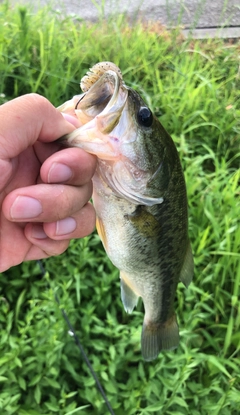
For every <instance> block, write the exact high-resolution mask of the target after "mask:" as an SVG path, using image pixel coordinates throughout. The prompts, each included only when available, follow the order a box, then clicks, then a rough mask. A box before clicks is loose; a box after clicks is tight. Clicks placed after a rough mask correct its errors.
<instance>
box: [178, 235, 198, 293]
mask: <svg viewBox="0 0 240 415" xmlns="http://www.w3.org/2000/svg"><path fill="white" fill-rule="evenodd" d="M193 270H194V262H193V256H192V249H191V245H190V243H189V244H188V248H187V252H186V255H185V259H184V263H183V266H182V269H181V273H180V278H179V279H180V281H181V282H182V283H183V284H184V285H185V287H188V286H189V284H190V282H191V281H192V277H193Z"/></svg>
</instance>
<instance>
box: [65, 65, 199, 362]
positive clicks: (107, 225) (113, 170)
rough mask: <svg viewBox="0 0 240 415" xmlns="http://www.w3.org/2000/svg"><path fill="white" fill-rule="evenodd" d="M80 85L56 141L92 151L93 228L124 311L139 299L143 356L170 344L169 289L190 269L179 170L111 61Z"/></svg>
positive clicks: (174, 330)
mask: <svg viewBox="0 0 240 415" xmlns="http://www.w3.org/2000/svg"><path fill="white" fill-rule="evenodd" d="M81 85H82V86H83V90H84V94H83V95H82V96H81V95H80V96H78V97H73V99H72V101H71V100H70V101H68V102H67V103H65V104H63V105H62V106H61V107H59V110H60V111H63V112H69V113H71V114H73V113H75V115H76V117H77V118H78V119H79V121H80V122H81V123H82V126H81V127H80V128H78V129H76V130H75V131H74V132H73V133H71V134H69V135H68V136H66V137H64V138H63V139H62V142H63V143H64V144H65V145H67V146H73V147H74V146H76V147H80V148H83V149H84V150H85V151H87V152H89V153H91V154H95V155H96V156H97V157H98V165H97V169H96V173H95V175H94V177H93V189H94V190H93V204H94V206H95V209H96V214H97V230H98V233H99V235H100V238H101V239H102V242H103V245H104V248H105V250H106V252H107V254H108V256H109V258H110V259H111V261H112V262H113V264H114V265H115V266H116V267H117V268H118V269H119V270H120V280H121V298H122V301H123V305H124V307H125V310H126V311H127V312H129V313H130V312H132V310H133V309H134V307H135V306H136V304H137V302H138V298H139V297H142V300H143V303H144V309H145V316H144V322H143V329H142V336H141V348H142V355H143V358H144V359H145V360H148V361H150V360H153V359H155V358H156V357H157V356H158V354H159V352H160V351H161V350H164V349H173V348H176V347H177V346H178V344H179V329H178V324H177V320H176V315H175V311H174V299H175V293H176V287H177V284H178V282H179V280H181V281H182V282H183V283H184V284H185V285H186V286H187V285H188V284H189V283H190V281H191V279H192V275H193V258H192V252H191V246H190V242H189V238H188V213H187V193H186V186H185V180H184V175H183V171H182V168H181V164H180V159H179V156H178V153H177V150H176V147H175V145H174V143H173V141H172V139H171V137H170V136H169V134H168V133H167V132H166V130H165V129H164V128H163V126H162V125H161V123H160V122H159V120H158V119H157V118H156V117H155V116H154V115H153V114H152V112H151V110H150V109H149V108H148V107H147V106H146V104H145V103H144V101H143V100H142V98H141V97H140V95H139V94H138V93H137V92H136V91H134V90H133V89H131V88H129V87H127V86H126V85H125V83H124V81H123V79H122V75H121V72H120V69H119V68H117V67H116V65H114V64H112V63H109V62H101V63H99V64H97V65H94V67H93V68H92V69H90V71H89V72H88V73H87V75H86V76H85V77H84V78H83V80H82V83H81ZM76 102H78V104H77V106H76Z"/></svg>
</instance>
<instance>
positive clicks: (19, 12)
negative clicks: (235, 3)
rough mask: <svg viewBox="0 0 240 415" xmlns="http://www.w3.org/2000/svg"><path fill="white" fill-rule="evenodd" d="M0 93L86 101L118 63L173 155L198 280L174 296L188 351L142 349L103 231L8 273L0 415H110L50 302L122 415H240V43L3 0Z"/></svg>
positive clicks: (0, 314) (1, 320) (138, 317)
mask: <svg viewBox="0 0 240 415" xmlns="http://www.w3.org/2000/svg"><path fill="white" fill-rule="evenodd" d="M0 48H1V50H0V74H1V84H0V97H1V98H0V99H1V101H2V102H4V101H7V100H9V99H11V98H13V97H15V96H18V95H21V94H24V93H27V92H31V91H34V92H38V93H40V94H43V95H44V96H46V97H47V98H48V99H49V100H50V101H51V102H52V103H53V104H54V105H59V104H61V103H62V102H64V101H65V100H67V99H69V98H70V97H72V95H74V94H76V93H79V80H80V78H81V77H82V76H83V75H84V74H85V72H86V70H87V69H88V68H89V67H90V66H91V65H93V64H94V63H96V62H99V61H102V60H110V61H113V62H115V63H116V64H117V65H119V66H120V68H121V69H122V72H123V74H124V79H125V82H126V83H127V84H128V85H130V86H132V87H133V88H135V89H137V90H138V91H139V92H140V93H141V94H142V96H143V97H144V98H145V100H146V102H147V103H148V104H149V105H150V106H151V108H152V109H153V110H154V112H155V113H156V114H157V115H158V116H159V119H160V120H161V122H162V124H163V125H164V126H165V127H166V129H167V130H168V131H169V132H170V134H171V135H172V137H173V138H174V140H175V142H176V145H177V147H178V150H179V153H180V156H181V160H182V164H183V167H184V171H185V177H186V181H187V188H188V200H189V213H190V219H189V227H190V239H191V241H192V245H193V250H194V258H195V276H194V280H193V282H192V283H191V285H190V287H189V288H188V290H186V289H185V288H184V287H183V286H182V284H179V287H178V291H177V298H176V308H177V313H178V319H179V325H180V334H181V343H180V346H179V348H178V349H177V350H176V351H174V352H164V353H162V354H161V355H160V356H159V358H158V359H157V360H156V361H154V362H152V363H145V362H144V361H143V360H142V358H141V353H140V332H141V325H142V320H143V313H142V311H143V310H142V306H141V304H140V305H139V306H138V308H137V310H136V311H135V312H134V313H133V315H131V316H128V315H127V314H126V313H125V312H124V310H123V307H122V304H121V301H120V294H119V291H120V290H119V279H118V272H117V270H116V269H115V268H114V267H113V266H112V265H111V263H110V262H109V260H108V259H107V257H106V255H105V253H104V251H103V248H102V245H101V243H100V241H99V238H98V236H97V235H96V234H94V235H92V236H90V237H87V238H85V239H83V240H80V241H79V240H78V241H72V243H71V246H70V248H69V249H68V251H67V252H66V253H64V254H63V255H61V256H59V257H56V258H51V259H49V260H47V261H44V266H45V268H46V270H47V273H46V275H45V276H44V277H42V275H41V271H40V268H39V266H38V264H37V263H35V262H26V263H24V264H22V265H20V266H18V267H14V268H12V269H10V270H9V271H7V272H5V273H4V274H2V275H1V286H0V309H1V311H0V328H1V330H0V413H2V414H7V415H11V414H16V415H39V414H45V415H54V414H59V415H71V414H81V415H86V414H93V415H94V414H98V415H106V414H107V410H106V407H105V404H104V402H103V400H102V398H101V396H100V395H99V393H98V391H97V390H96V388H95V385H94V381H93V379H92V377H91V375H90V373H89V371H88V369H87V367H86V365H85V363H84V362H83V360H82V357H81V356H80V353H79V350H78V349H77V347H76V345H75V343H74V341H73V339H72V337H71V336H70V335H69V334H68V329H67V327H66V324H65V322H64V320H63V318H62V314H61V310H60V309H59V307H58V305H57V303H56V302H55V300H54V294H55V293H57V295H58V296H59V298H60V301H61V305H62V307H64V309H65V310H66V312H67V314H68V316H69V318H70V320H71V323H72V324H73V326H74V327H75V329H76V331H77V333H78V335H79V337H80V339H81V341H82V343H83V346H84V349H85V351H86V353H87V355H88V357H89V359H90V361H91V362H92V364H93V367H94V369H95V371H96V372H97V374H98V376H99V379H100V381H101V383H102V385H103V387H104V389H105V391H106V393H107V396H108V399H109V401H110V402H111V405H112V407H113V409H114V412H115V414H116V415H122V414H123V413H126V414H128V415H133V414H136V415H150V414H159V415H188V414H191V415H208V414H209V413H211V414H212V415H238V414H239V407H240V392H239V391H240V353H239V352H240V305H239V304H240V302H239V299H240V298H239V297H240V265H239V264H240V261H239V260H240V254H239V247H240V227H239V205H240V203H239V195H240V188H239V178H240V177H239V176H240V171H239V161H240V146H239V144H240V139H239V137H240V100H239V90H240V73H239V63H240V62H239V55H240V53H239V52H240V47H239V43H235V44H234V43H231V42H223V41H222V40H206V41H202V42H200V41H194V40H191V39H189V40H184V39H182V38H181V36H180V35H179V33H178V32H177V31H173V32H171V33H168V32H166V31H165V30H163V29H162V28H161V27H160V26H159V25H157V24H152V25H148V26H146V25H143V24H140V23H137V22H136V23H135V24H134V26H133V27H131V28H130V27H129V26H128V24H127V23H126V19H125V18H124V17H123V16H118V17H117V19H115V21H114V20H109V21H108V22H105V21H102V22H101V24H95V25H90V24H86V23H84V22H81V21H80V20H77V19H76V20H75V22H73V21H72V20H71V19H70V18H67V17H66V18H65V17H63V16H60V15H58V14H57V13H56V14H51V13H46V10H39V11H38V12H37V13H36V14H31V12H30V11H27V10H26V9H25V8H14V9H12V8H11V7H10V6H9V4H8V2H4V3H3V4H1V5H0Z"/></svg>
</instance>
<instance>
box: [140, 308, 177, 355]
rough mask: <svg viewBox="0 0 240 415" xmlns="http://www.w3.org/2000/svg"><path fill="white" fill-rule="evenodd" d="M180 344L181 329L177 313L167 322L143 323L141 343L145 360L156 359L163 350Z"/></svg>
mask: <svg viewBox="0 0 240 415" xmlns="http://www.w3.org/2000/svg"><path fill="white" fill-rule="evenodd" d="M178 344H179V330H178V324H177V319H176V315H175V314H174V315H173V316H172V317H170V318H169V319H168V320H167V321H166V322H165V323H152V322H149V323H145V322H144V323H143V328H142V338H141V345H142V356H143V358H144V360H147V361H150V360H154V359H156V358H157V356H158V354H159V353H160V351H161V350H171V349H175V348H176V347H178Z"/></svg>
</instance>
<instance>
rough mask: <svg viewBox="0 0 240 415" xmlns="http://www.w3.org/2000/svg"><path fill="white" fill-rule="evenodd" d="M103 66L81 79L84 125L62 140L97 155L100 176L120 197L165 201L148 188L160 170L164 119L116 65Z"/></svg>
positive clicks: (79, 108)
mask: <svg viewBox="0 0 240 415" xmlns="http://www.w3.org/2000/svg"><path fill="white" fill-rule="evenodd" d="M99 65H100V72H99V73H98V72H97V71H96V67H98V66H99ZM101 65H103V64H97V65H95V67H93V68H92V69H91V72H89V73H88V74H87V75H86V76H85V77H84V78H83V79H82V81H81V86H82V89H83V91H84V93H83V94H82V95H81V96H79V99H78V101H77V102H76V97H74V101H73V102H72V109H73V107H74V105H75V108H74V111H75V115H76V116H77V118H78V120H79V121H80V123H81V124H82V126H81V127H80V128H78V129H76V130H75V131H73V132H72V133H71V134H69V135H67V136H65V137H64V138H63V139H62V141H64V144H66V145H68V146H75V147H80V148H82V149H84V150H85V151H87V152H89V153H91V154H94V155H96V156H97V157H98V161H99V162H98V166H99V167H98V174H99V175H100V176H101V177H102V179H103V181H105V183H107V185H108V186H109V187H110V188H111V189H112V191H113V192H115V193H116V195H118V196H122V197H125V198H126V199H128V200H130V201H131V202H132V203H135V204H145V205H149V206H151V205H153V204H156V203H161V202H162V197H161V196H159V195H154V197H152V191H151V189H150V187H151V186H149V183H151V181H152V180H153V178H154V176H155V175H156V174H157V173H158V172H159V171H160V169H161V151H162V150H163V149H162V145H161V140H160V141H159V139H158V138H159V125H160V123H159V121H158V120H157V118H156V117H155V116H154V115H153V114H152V112H151V110H150V109H149V108H148V106H147V105H146V104H145V102H144V101H143V99H142V98H141V97H140V95H139V94H138V93H137V92H136V91H135V90H133V89H132V88H129V87H127V86H126V85H125V83H124V81H123V79H122V76H121V73H120V70H119V69H118V68H117V67H116V66H115V65H113V64H109V65H110V67H109V66H107V67H105V68H104V70H103V69H101V68H102V67H101ZM94 68H95V69H94ZM70 107H71V105H70ZM68 108H69V101H68ZM72 109H71V110H72ZM60 110H63V111H64V104H63V106H61V107H60ZM156 196H157V197H156Z"/></svg>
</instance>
